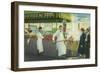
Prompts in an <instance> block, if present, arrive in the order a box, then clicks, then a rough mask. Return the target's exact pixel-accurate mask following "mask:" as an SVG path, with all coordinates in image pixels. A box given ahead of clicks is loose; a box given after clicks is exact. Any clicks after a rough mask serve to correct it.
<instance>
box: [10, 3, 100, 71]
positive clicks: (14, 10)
mask: <svg viewBox="0 0 100 73" xmlns="http://www.w3.org/2000/svg"><path fill="white" fill-rule="evenodd" d="M19 5H36V6H50V7H65V8H66V7H69V8H83V9H95V32H96V33H95V64H86V65H69V66H66V65H65V66H52V67H36V68H19V67H18V66H19V58H18V54H19V52H18V51H19V50H18V46H19V45H18V42H19V40H18V36H19V34H18V33H19V32H18V29H19V28H18V27H19V24H18V22H19V21H18V18H19V16H18V11H19V9H18V6H19ZM15 32H16V33H15ZM97 40H98V38H97V7H96V6H82V5H68V4H49V3H31V2H16V1H15V2H12V3H11V70H13V71H28V70H45V69H60V68H79V67H93V66H97V57H98V56H97V44H98V43H97Z"/></svg>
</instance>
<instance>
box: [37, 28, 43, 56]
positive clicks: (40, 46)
mask: <svg viewBox="0 0 100 73" xmlns="http://www.w3.org/2000/svg"><path fill="white" fill-rule="evenodd" d="M41 30H42V27H39V30H38V32H37V49H38V54H39V55H40V54H42V53H43V51H44V49H43V43H42V39H43V38H44V37H43V36H42V34H41Z"/></svg>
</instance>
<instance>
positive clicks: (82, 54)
mask: <svg viewBox="0 0 100 73" xmlns="http://www.w3.org/2000/svg"><path fill="white" fill-rule="evenodd" d="M81 32H82V34H81V36H80V41H79V47H78V57H84V58H85V38H86V34H85V30H84V29H83V28H81Z"/></svg>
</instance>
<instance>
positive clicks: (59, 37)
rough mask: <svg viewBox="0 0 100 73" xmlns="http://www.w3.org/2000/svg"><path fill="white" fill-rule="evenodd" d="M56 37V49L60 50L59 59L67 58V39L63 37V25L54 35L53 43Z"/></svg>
mask: <svg viewBox="0 0 100 73" xmlns="http://www.w3.org/2000/svg"><path fill="white" fill-rule="evenodd" d="M55 37H56V49H57V50H58V57H59V58H64V59H65V58H66V46H65V43H64V41H65V39H64V35H63V27H62V25H60V26H59V30H57V31H56V33H55V34H54V35H53V41H55Z"/></svg>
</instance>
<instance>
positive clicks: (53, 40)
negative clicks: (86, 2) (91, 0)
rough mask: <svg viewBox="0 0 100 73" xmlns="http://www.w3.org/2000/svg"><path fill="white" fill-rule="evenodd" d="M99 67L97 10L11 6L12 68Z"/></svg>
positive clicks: (46, 5) (12, 4)
mask: <svg viewBox="0 0 100 73" xmlns="http://www.w3.org/2000/svg"><path fill="white" fill-rule="evenodd" d="M90 66H91V67H92V66H97V7H96V6H82V5H68V4H49V3H32V2H12V3H11V69H12V70H13V71H26V70H43V69H59V68H75V67H90Z"/></svg>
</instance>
